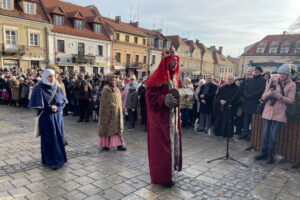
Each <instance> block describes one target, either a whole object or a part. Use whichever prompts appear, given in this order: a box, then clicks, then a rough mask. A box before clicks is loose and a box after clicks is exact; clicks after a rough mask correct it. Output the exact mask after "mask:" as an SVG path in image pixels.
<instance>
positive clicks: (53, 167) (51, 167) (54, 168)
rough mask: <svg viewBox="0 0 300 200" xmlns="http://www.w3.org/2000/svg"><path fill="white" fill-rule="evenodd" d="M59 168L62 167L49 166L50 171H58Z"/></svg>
mask: <svg viewBox="0 0 300 200" xmlns="http://www.w3.org/2000/svg"><path fill="white" fill-rule="evenodd" d="M61 167H62V166H59V165H53V166H50V169H52V170H58V169H59V168H61Z"/></svg>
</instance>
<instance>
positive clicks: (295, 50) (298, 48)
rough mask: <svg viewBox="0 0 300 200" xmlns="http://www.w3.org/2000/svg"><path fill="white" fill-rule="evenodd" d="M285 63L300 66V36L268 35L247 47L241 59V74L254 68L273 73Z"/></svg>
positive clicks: (285, 34)
mask: <svg viewBox="0 0 300 200" xmlns="http://www.w3.org/2000/svg"><path fill="white" fill-rule="evenodd" d="M283 63H295V64H300V34H287V33H286V32H284V33H283V34H281V35H267V36H266V37H264V38H263V39H262V40H260V41H258V42H256V43H254V44H252V45H250V46H248V47H246V48H245V50H244V53H243V54H242V55H241V57H240V65H239V66H240V67H239V74H240V75H242V74H244V73H245V72H246V71H247V69H248V68H249V67H254V66H261V67H263V70H264V71H272V70H275V69H277V68H278V67H279V66H280V65H282V64H283Z"/></svg>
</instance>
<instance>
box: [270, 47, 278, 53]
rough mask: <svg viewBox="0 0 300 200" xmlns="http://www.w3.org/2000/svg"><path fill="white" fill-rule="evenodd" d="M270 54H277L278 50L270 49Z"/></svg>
mask: <svg viewBox="0 0 300 200" xmlns="http://www.w3.org/2000/svg"><path fill="white" fill-rule="evenodd" d="M269 53H277V48H270V50H269Z"/></svg>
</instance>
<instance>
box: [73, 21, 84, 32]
mask: <svg viewBox="0 0 300 200" xmlns="http://www.w3.org/2000/svg"><path fill="white" fill-rule="evenodd" d="M74 27H75V29H80V30H83V20H80V19H75V21H74Z"/></svg>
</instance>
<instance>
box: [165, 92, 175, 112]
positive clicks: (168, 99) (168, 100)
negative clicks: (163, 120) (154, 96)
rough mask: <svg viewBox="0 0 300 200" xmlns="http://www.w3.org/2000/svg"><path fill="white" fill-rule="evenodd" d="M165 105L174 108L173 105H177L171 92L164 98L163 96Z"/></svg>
mask: <svg viewBox="0 0 300 200" xmlns="http://www.w3.org/2000/svg"><path fill="white" fill-rule="evenodd" d="M165 105H166V106H167V107H168V108H171V109H172V108H175V106H176V105H177V100H176V99H175V98H174V97H173V95H172V94H167V95H166V98H165Z"/></svg>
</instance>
